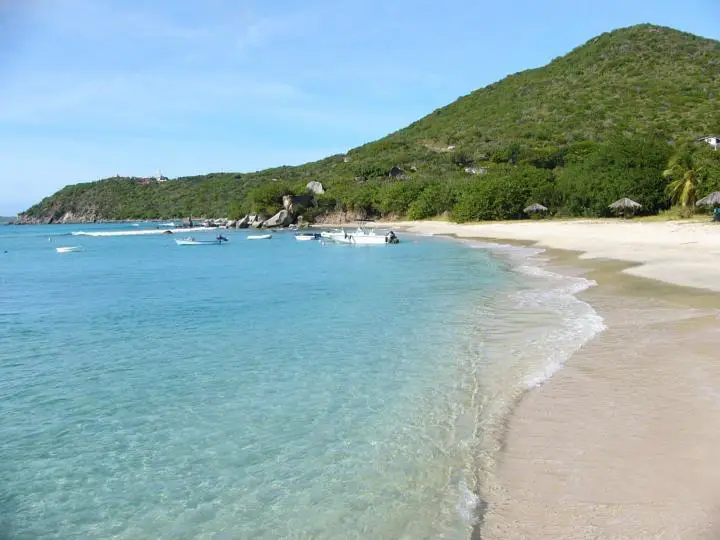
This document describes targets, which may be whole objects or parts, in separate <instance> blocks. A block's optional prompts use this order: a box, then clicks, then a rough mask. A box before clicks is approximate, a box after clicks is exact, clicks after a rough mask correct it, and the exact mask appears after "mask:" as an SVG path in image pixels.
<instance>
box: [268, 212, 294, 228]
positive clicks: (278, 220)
mask: <svg viewBox="0 0 720 540" xmlns="http://www.w3.org/2000/svg"><path fill="white" fill-rule="evenodd" d="M292 222H293V215H292V214H291V213H290V212H288V211H287V210H285V209H283V210H280V211H279V212H278V213H277V214H275V215H274V216H273V217H271V218H270V219H268V220H267V221H266V222H265V223H263V227H287V226H288V225H290V224H291V223H292Z"/></svg>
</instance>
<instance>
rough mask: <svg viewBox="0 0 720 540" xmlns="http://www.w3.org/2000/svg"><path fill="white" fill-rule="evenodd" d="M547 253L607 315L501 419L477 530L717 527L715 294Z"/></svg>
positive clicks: (710, 531) (629, 531)
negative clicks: (581, 281) (589, 285)
mask: <svg viewBox="0 0 720 540" xmlns="http://www.w3.org/2000/svg"><path fill="white" fill-rule="evenodd" d="M553 255H554V259H555V261H554V264H556V265H557V264H560V265H561V267H560V271H562V266H563V265H564V266H566V267H567V265H572V266H573V267H574V268H577V267H583V266H584V267H585V268H586V270H590V271H589V273H588V277H590V278H591V279H595V280H597V281H598V284H599V286H598V287H595V288H593V289H590V290H589V291H587V292H586V293H584V294H583V295H582V298H583V299H584V300H586V301H588V302H589V303H590V304H591V305H592V306H593V307H594V308H595V309H596V310H597V311H598V312H599V313H600V314H601V315H602V316H603V317H604V318H605V323H606V325H607V327H608V329H607V330H606V331H605V332H604V333H602V334H601V335H600V336H599V337H597V338H595V339H594V340H593V341H591V342H590V343H589V344H587V345H586V346H585V347H584V348H583V349H582V350H581V351H579V352H578V353H576V354H575V355H574V356H573V357H572V358H571V359H570V360H569V361H568V362H567V363H566V365H565V367H564V368H563V369H562V370H560V372H558V373H557V374H555V375H554V376H553V377H552V378H551V379H550V380H549V381H548V382H546V383H545V384H544V385H543V386H541V387H539V388H537V389H535V390H532V391H530V392H527V393H526V394H525V395H524V397H523V399H522V400H521V402H520V403H519V404H518V406H517V407H516V409H515V410H514V412H513V414H512V415H511V417H510V418H509V419H508V422H507V431H506V434H505V443H504V448H503V451H502V452H501V455H500V456H499V462H498V467H497V470H496V474H495V478H494V479H493V481H492V483H491V484H490V485H489V486H488V487H487V491H486V493H485V498H486V503H487V509H486V512H485V515H484V521H483V523H482V525H481V526H480V528H479V529H478V531H476V535H475V536H476V537H477V538H482V539H498V540H499V539H503V540H511V539H551V538H552V539H585V538H588V539H589V538H593V539H601V538H602V539H656V538H662V539H670V538H682V539H713V538H720V459H718V452H719V451H720V330H719V329H720V324H719V323H720V318H719V315H718V314H719V313H720V311H719V308H720V295H715V294H712V293H706V292H703V291H700V290H698V289H689V288H682V287H674V286H668V285H663V284H661V283H658V282H654V281H651V280H644V279H640V278H634V277H629V276H626V275H624V274H621V273H620V271H621V270H623V269H625V268H626V267H627V265H622V264H619V263H604V264H602V263H601V264H597V263H596V264H594V265H592V266H589V265H588V264H587V263H585V262H583V261H580V260H578V259H577V258H576V257H575V256H573V255H568V254H564V255H561V256H558V253H557V252H555V253H553ZM592 268H594V270H591V269H592ZM566 270H567V268H566ZM575 273H577V272H575ZM719 275H720V272H719Z"/></svg>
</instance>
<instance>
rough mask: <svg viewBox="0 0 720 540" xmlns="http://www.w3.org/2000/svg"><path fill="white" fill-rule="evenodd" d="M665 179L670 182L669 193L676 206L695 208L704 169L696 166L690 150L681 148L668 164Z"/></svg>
mask: <svg viewBox="0 0 720 540" xmlns="http://www.w3.org/2000/svg"><path fill="white" fill-rule="evenodd" d="M662 174H663V177H664V178H667V179H669V180H670V183H669V184H668V185H667V193H668V195H669V196H670V200H671V201H672V202H673V203H674V204H679V205H680V206H682V207H683V208H694V206H695V201H696V200H697V191H698V187H699V184H700V180H701V178H702V167H700V166H698V165H696V164H695V161H694V159H693V152H692V150H691V149H690V148H681V149H680V151H678V152H677V153H676V154H674V155H673V156H672V157H671V158H670V161H669V162H668V167H667V169H665V170H664V171H663V173H662Z"/></svg>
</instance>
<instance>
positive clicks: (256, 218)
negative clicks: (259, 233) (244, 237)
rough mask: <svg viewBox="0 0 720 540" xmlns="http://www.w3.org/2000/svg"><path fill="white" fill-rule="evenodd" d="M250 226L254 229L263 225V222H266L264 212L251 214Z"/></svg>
mask: <svg viewBox="0 0 720 540" xmlns="http://www.w3.org/2000/svg"><path fill="white" fill-rule="evenodd" d="M249 217H250V226H251V227H252V228H253V229H259V228H260V227H262V226H263V223H265V219H266V218H265V216H263V215H262V214H251V215H250V216H249Z"/></svg>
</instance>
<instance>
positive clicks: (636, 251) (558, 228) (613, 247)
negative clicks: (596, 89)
mask: <svg viewBox="0 0 720 540" xmlns="http://www.w3.org/2000/svg"><path fill="white" fill-rule="evenodd" d="M393 226H395V227H398V226H401V227H402V228H403V229H407V230H408V231H410V232H415V233H419V234H454V235H456V236H458V237H460V238H472V237H474V238H497V239H505V240H520V241H524V242H533V243H537V245H539V246H542V247H549V248H555V249H564V250H571V251H580V252H582V253H583V254H582V255H581V258H588V259H616V260H622V261H628V262H633V263H637V266H634V267H632V268H628V269H627V270H626V272H627V273H629V274H632V275H635V276H640V277H646V278H652V279H657V280H660V281H665V282H667V283H673V284H676V285H684V286H688V287H701V288H705V289H711V290H715V291H720V224H714V223H710V222H706V223H700V222H695V221H667V222H638V221H623V220H577V221H544V220H534V221H517V222H498V223H480V224H472V225H458V224H455V223H448V222H442V221H417V222H413V221H408V222H400V223H394V224H393Z"/></svg>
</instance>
